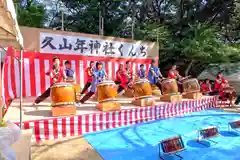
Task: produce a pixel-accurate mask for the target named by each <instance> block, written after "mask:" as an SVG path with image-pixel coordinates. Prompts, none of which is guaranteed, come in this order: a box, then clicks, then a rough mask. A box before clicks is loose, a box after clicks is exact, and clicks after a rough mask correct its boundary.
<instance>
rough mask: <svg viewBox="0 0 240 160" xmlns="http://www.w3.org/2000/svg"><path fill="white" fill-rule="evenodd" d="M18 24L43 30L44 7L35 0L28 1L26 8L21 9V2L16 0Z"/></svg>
mask: <svg viewBox="0 0 240 160" xmlns="http://www.w3.org/2000/svg"><path fill="white" fill-rule="evenodd" d="M14 2H15V6H16V12H17V19H18V24H19V25H20V26H28V27H36V28H42V27H44V23H45V20H46V19H45V9H44V6H43V5H41V4H39V3H36V2H35V1H34V0H28V1H27V5H26V6H25V7H21V5H20V1H19V0H15V1H14Z"/></svg>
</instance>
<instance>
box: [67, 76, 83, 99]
mask: <svg viewBox="0 0 240 160" xmlns="http://www.w3.org/2000/svg"><path fill="white" fill-rule="evenodd" d="M67 82H68V83H72V85H73V88H74V90H75V94H76V95H75V101H76V102H79V101H80V99H81V94H80V92H81V89H80V85H79V84H77V83H76V82H74V81H73V80H68V81H67Z"/></svg>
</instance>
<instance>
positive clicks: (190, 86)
mask: <svg viewBox="0 0 240 160" xmlns="http://www.w3.org/2000/svg"><path fill="white" fill-rule="evenodd" d="M182 84H183V92H185V93H193V92H200V85H199V83H198V80H197V79H196V78H190V79H186V80H183V81H182Z"/></svg>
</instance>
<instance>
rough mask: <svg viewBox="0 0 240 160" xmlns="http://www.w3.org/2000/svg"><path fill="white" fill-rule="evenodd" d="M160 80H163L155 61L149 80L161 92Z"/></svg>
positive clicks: (150, 69) (149, 73) (151, 67)
mask: <svg viewBox="0 0 240 160" xmlns="http://www.w3.org/2000/svg"><path fill="white" fill-rule="evenodd" d="M160 78H163V76H162V73H161V72H160V69H159V68H158V67H157V63H156V61H155V60H154V59H153V60H152V63H151V66H150V68H149V71H148V80H149V82H150V84H151V85H153V84H154V85H156V86H157V87H158V88H159V89H160V90H161V84H160V82H159V80H160Z"/></svg>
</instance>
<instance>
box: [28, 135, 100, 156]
mask: <svg viewBox="0 0 240 160" xmlns="http://www.w3.org/2000/svg"><path fill="white" fill-rule="evenodd" d="M31 150H32V155H31V157H32V160H102V158H101V157H100V156H99V154H98V153H97V152H96V151H95V150H94V149H93V147H92V146H91V145H90V144H89V143H88V142H87V141H86V140H85V139H84V138H82V137H74V138H72V137H71V138H65V139H61V140H55V141H44V142H41V143H40V144H32V149H31Z"/></svg>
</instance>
